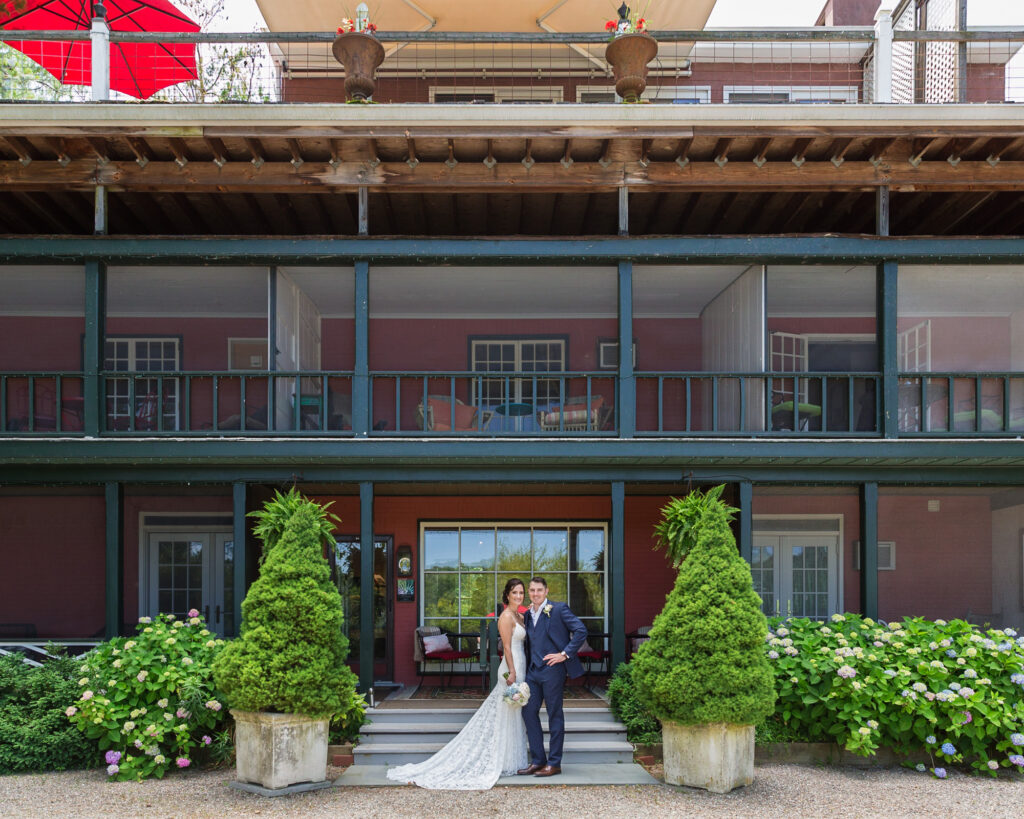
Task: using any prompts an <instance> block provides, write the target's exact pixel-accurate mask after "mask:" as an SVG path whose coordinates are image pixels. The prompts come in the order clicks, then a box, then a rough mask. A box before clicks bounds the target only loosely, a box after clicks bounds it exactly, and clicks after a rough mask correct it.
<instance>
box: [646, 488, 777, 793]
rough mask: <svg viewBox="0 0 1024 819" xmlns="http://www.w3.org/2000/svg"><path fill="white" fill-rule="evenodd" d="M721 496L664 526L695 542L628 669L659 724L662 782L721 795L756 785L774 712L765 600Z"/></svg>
mask: <svg viewBox="0 0 1024 819" xmlns="http://www.w3.org/2000/svg"><path fill="white" fill-rule="evenodd" d="M720 492H721V490H712V491H711V492H709V493H708V494H707V495H704V496H703V497H702V498H701V499H700V502H698V503H693V502H691V503H690V504H689V505H688V506H686V505H684V508H689V509H690V511H691V513H692V515H693V519H692V522H691V525H690V526H676V527H670V528H669V530H664V529H663V531H662V536H664V535H665V532H666V531H675V532H682V533H685V536H687V537H689V536H691V535H692V536H693V543H692V546H691V547H690V548H689V551H688V552H687V553H686V554H685V557H684V558H683V559H682V565H681V567H680V569H679V575H678V577H677V578H676V583H675V587H674V588H673V589H672V591H671V592H670V593H669V595H668V597H667V598H666V600H665V607H664V608H663V609H662V610H661V614H659V615H658V616H657V617H655V618H654V625H653V626H652V627H651V632H650V639H649V640H648V641H647V642H645V643H644V644H643V645H642V646H641V647H640V650H639V651H638V652H637V655H636V657H635V658H634V659H633V661H632V663H631V664H630V665H631V668H632V673H633V683H634V685H635V686H636V692H637V696H638V697H639V698H640V700H641V701H642V702H643V703H644V704H645V705H646V706H647V707H648V708H649V709H650V711H651V712H652V713H653V714H654V716H656V717H657V718H658V719H659V720H661V722H662V743H663V750H664V758H665V781H666V782H668V783H670V784H673V785H688V786H690V787H696V788H706V789H707V790H709V791H714V792H716V793H725V792H727V791H730V790H732V789H733V788H735V787H738V786H740V785H749V784H750V783H751V782H752V781H753V779H754V726H755V725H756V724H757V723H759V722H761V721H762V720H763V719H765V717H767V716H768V715H769V714H771V713H772V712H773V710H774V706H775V681H774V676H773V674H772V670H771V668H770V667H769V665H768V660H767V658H766V657H765V652H764V641H765V637H766V635H767V633H768V625H767V622H766V620H765V617H764V615H763V614H762V613H761V600H760V598H758V596H757V594H756V593H755V592H754V586H753V581H752V579H751V575H750V566H749V565H748V564H747V563H746V561H744V560H743V558H741V557H740V555H739V553H738V551H737V549H736V540H735V538H734V537H733V535H732V531H731V529H730V527H729V520H730V518H731V517H732V515H733V514H734V513H735V510H734V509H732V508H731V507H729V506H727V505H726V504H725V503H723V502H722V501H721V500H719V499H718V495H719V494H720ZM673 503H676V504H679V503H682V502H680V501H674V502H673ZM672 508H673V507H672V504H670V505H669V507H666V513H667V514H669V513H671V511H672ZM675 508H676V511H678V508H679V507H678V505H677V506H676V507H675ZM676 554H678V552H676Z"/></svg>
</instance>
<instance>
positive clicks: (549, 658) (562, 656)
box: [544, 651, 569, 665]
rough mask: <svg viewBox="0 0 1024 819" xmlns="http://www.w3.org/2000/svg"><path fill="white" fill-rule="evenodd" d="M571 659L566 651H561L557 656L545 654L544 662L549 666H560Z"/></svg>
mask: <svg viewBox="0 0 1024 819" xmlns="http://www.w3.org/2000/svg"><path fill="white" fill-rule="evenodd" d="M568 659H569V657H568V655H567V654H566V653H565V652H564V651H559V652H558V653H557V654H545V655H544V662H545V664H547V665H558V664H559V663H564V662H565V661H566V660H568Z"/></svg>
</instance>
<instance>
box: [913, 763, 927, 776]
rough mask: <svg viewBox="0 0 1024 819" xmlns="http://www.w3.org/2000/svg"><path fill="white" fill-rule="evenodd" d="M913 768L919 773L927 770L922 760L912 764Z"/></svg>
mask: <svg viewBox="0 0 1024 819" xmlns="http://www.w3.org/2000/svg"><path fill="white" fill-rule="evenodd" d="M914 770H916V771H918V772H919V773H924V772H925V771H926V770H928V768H926V767H925V764H924V763H923V762H918V763H917V764H916V765H915V766H914Z"/></svg>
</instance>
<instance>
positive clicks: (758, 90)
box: [722, 85, 859, 105]
mask: <svg viewBox="0 0 1024 819" xmlns="http://www.w3.org/2000/svg"><path fill="white" fill-rule="evenodd" d="M733 94H788V95H789V101H790V102H802V101H806V100H810V99H827V100H831V101H833V102H857V98H858V94H859V89H858V88H857V86H855V85H726V86H723V88H722V99H723V100H724V101H725V102H732V100H731V97H732V95H733ZM747 104H749V105H759V104H761V103H747Z"/></svg>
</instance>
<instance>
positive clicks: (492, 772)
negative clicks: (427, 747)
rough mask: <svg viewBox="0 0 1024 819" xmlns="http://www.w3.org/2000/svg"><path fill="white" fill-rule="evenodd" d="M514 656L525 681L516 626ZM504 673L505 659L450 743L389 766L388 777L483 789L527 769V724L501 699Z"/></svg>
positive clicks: (522, 639)
mask: <svg viewBox="0 0 1024 819" xmlns="http://www.w3.org/2000/svg"><path fill="white" fill-rule="evenodd" d="M512 657H513V661H514V662H515V667H516V679H517V680H521V681H525V679H526V629H525V628H523V627H522V626H521V625H519V624H518V623H517V624H516V627H515V629H514V630H513V632H512ZM507 670H508V666H507V665H506V663H505V660H504V659H503V660H502V661H501V667H500V668H499V673H498V677H499V682H498V684H497V685H496V686H495V687H494V690H492V691H491V693H490V694H489V695H488V697H487V699H486V700H484V702H483V705H481V706H480V708H479V709H477V712H476V713H475V714H474V715H473V716H472V717H471V718H470V720H469V722H467V723H466V725H465V727H464V728H463V729H462V730H461V731H459V733H458V734H457V735H456V737H455V738H454V739H452V740H451V741H450V742H449V743H448V744H447V745H445V746H444V747H443V748H442V749H441V750H440V751H438V752H437V753H436V754H434V755H433V756H432V757H430V759H427V760H425V761H423V762H416V763H412V764H409V765H402V766H400V767H397V768H391V769H390V770H389V771H388V772H387V775H388V779H391V780H394V781H396V782H411V783H413V784H415V785H419V786H420V787H421V788H430V789H431V790H458V791H472V790H486V789H488V788H490V787H493V785H494V783H495V782H497V781H498V778H499V777H500V776H502V775H503V774H504V775H508V774H514V773H515V772H516V771H517V770H519V769H520V768H525V767H526V765H527V762H528V760H527V747H526V725H525V724H524V723H523V717H522V714H521V713H520V709H519V708H513V707H512V706H511V705H509V704H508V703H507V702H505V701H504V700H503V699H502V696H503V695H504V693H505V689H506V688H507V687H508V685H507V684H506V683H505V680H504V678H503V677H502V676H501V675H502V674H504V673H505V672H506V671H507Z"/></svg>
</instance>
